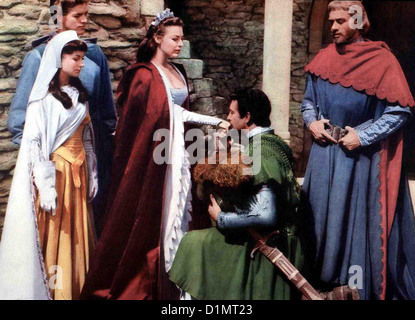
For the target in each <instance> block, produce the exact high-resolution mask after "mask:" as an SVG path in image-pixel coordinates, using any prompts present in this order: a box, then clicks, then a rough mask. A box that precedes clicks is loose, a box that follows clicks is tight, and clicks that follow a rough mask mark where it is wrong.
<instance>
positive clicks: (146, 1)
mask: <svg viewBox="0 0 415 320" xmlns="http://www.w3.org/2000/svg"><path fill="white" fill-rule="evenodd" d="M163 10H164V0H141V14H142V15H144V16H155V15H156V14H157V13H158V12H160V11H163Z"/></svg>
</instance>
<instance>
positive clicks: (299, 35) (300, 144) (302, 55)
mask: <svg viewBox="0 0 415 320" xmlns="http://www.w3.org/2000/svg"><path fill="white" fill-rule="evenodd" d="M312 2H313V1H312V0H294V7H293V31H292V58H291V89H290V135H291V137H290V147H291V149H292V150H293V152H294V156H295V159H296V164H297V167H296V174H297V176H298V177H302V176H303V175H304V172H305V168H306V165H307V159H308V150H307V148H304V146H305V145H306V144H307V142H308V133H307V132H305V130H304V123H303V120H302V116H301V102H302V100H303V96H304V91H305V86H306V73H305V71H304V66H305V65H307V64H308V43H309V32H310V31H309V27H308V25H309V17H310V11H311V7H312Z"/></svg>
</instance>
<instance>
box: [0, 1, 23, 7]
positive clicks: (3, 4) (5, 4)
mask: <svg viewBox="0 0 415 320" xmlns="http://www.w3.org/2000/svg"><path fill="white" fill-rule="evenodd" d="M19 3H22V2H21V0H1V1H0V9H8V8H11V7H12V6H15V5H17V4H19Z"/></svg>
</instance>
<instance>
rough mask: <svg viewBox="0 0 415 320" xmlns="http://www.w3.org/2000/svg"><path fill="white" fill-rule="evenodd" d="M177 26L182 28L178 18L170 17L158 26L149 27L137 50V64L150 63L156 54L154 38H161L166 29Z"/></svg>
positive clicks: (181, 22)
mask: <svg viewBox="0 0 415 320" xmlns="http://www.w3.org/2000/svg"><path fill="white" fill-rule="evenodd" d="M172 26H179V27H183V26H184V24H183V21H182V20H181V19H180V18H178V17H171V18H167V19H164V20H163V21H161V22H160V23H159V25H157V26H154V25H150V28H149V29H148V31H147V34H146V36H145V38H144V39H143V40H141V42H140V44H139V46H138V50H137V62H150V60H151V59H152V58H153V57H154V55H155V54H156V52H157V47H158V45H157V42H156V40H155V37H156V36H163V35H164V34H165V32H166V28H167V27H172Z"/></svg>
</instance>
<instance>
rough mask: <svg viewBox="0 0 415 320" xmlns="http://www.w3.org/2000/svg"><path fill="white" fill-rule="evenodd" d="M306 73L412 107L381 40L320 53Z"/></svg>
mask: <svg viewBox="0 0 415 320" xmlns="http://www.w3.org/2000/svg"><path fill="white" fill-rule="evenodd" d="M305 71H307V72H310V73H311V74H314V75H316V76H317V77H320V78H322V79H324V80H329V81H330V82H331V83H333V84H336V83H340V84H341V85H342V86H343V87H346V88H349V87H353V89H355V90H356V91H365V92H366V94H368V95H371V96H373V95H376V96H377V97H378V98H379V99H380V100H384V99H386V100H387V101H388V102H390V103H392V104H393V103H396V104H399V105H401V106H402V107H407V106H408V107H413V106H414V105H415V103H414V99H413V97H412V94H411V91H410V90H409V86H408V83H407V82H406V78H405V75H404V73H403V72H402V68H401V66H400V64H399V62H398V60H397V59H396V58H395V56H394V55H393V54H392V53H391V52H390V49H389V47H388V46H387V45H386V43H384V42H382V41H376V42H372V41H369V40H365V41H364V42H356V43H351V44H346V45H343V46H338V45H335V44H330V45H329V46H328V47H327V48H325V49H323V50H321V51H320V52H319V53H318V54H317V56H316V57H315V58H314V59H313V61H312V62H311V63H310V64H309V65H307V66H306V67H305Z"/></svg>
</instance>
